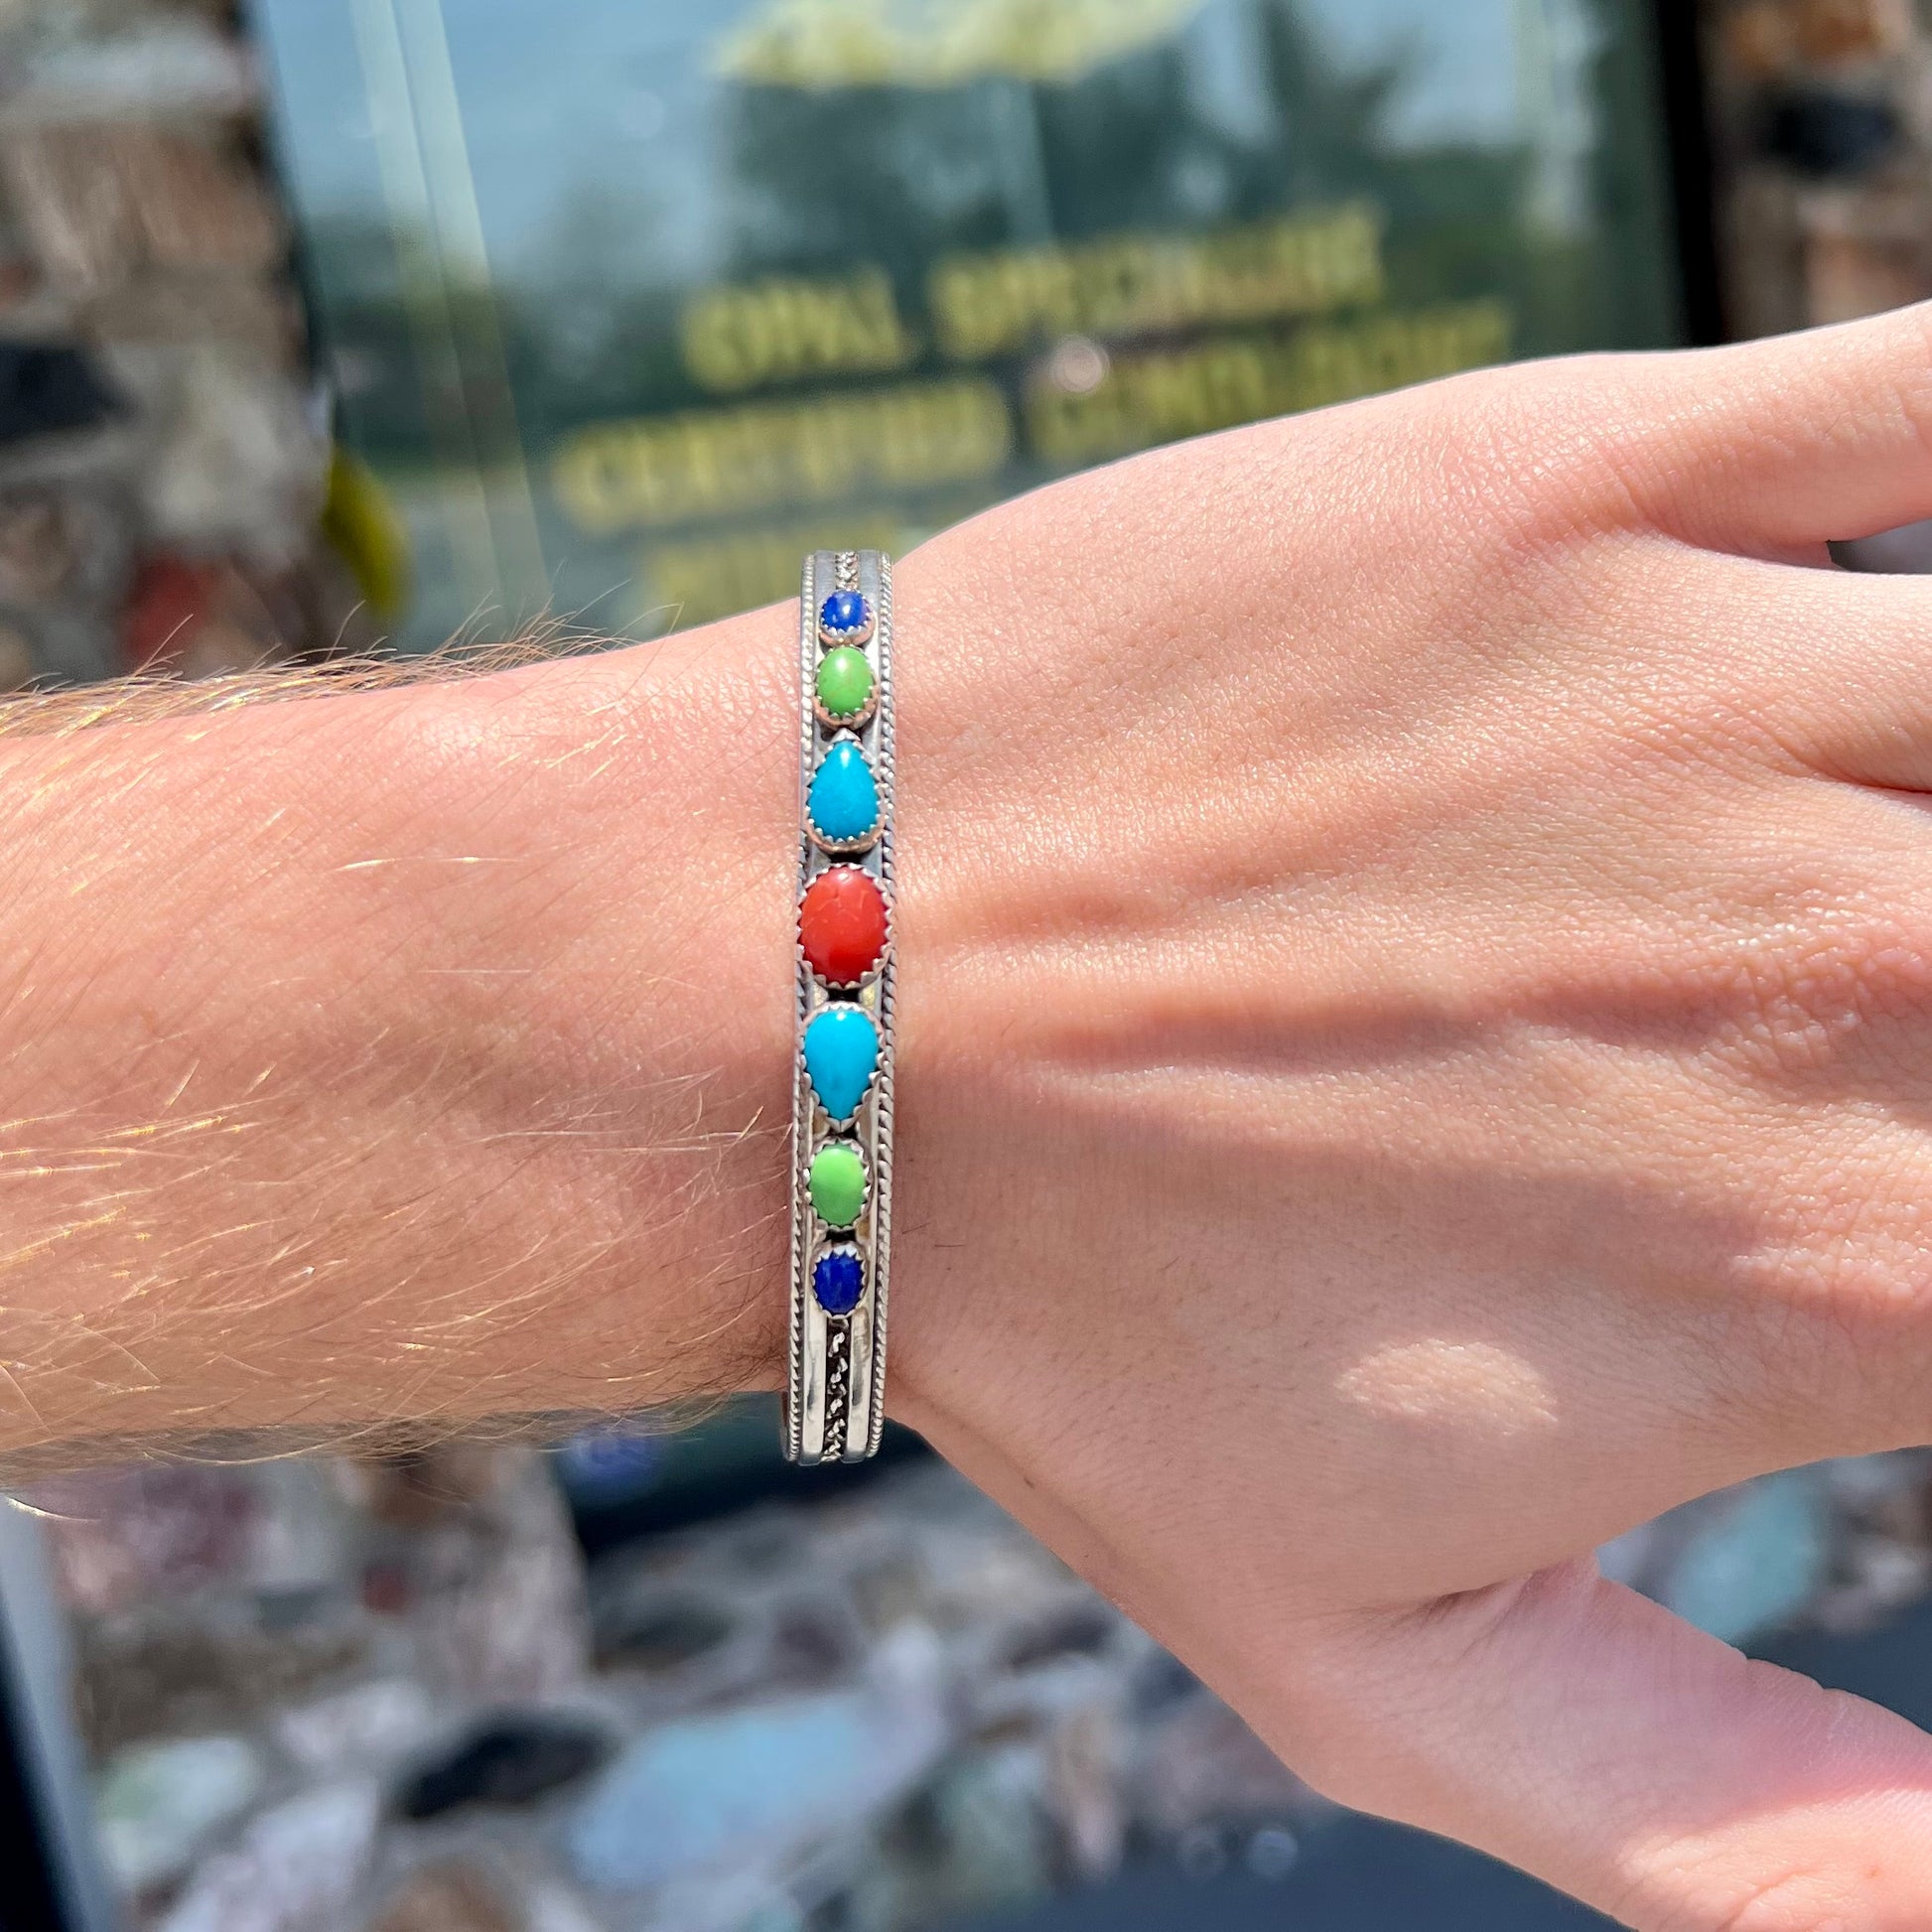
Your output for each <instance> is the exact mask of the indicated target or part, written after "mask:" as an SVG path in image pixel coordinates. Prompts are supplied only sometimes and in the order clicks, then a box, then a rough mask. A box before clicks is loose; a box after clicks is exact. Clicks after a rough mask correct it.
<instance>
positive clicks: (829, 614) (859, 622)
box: [818, 591, 869, 637]
mask: <svg viewBox="0 0 1932 1932" xmlns="http://www.w3.org/2000/svg"><path fill="white" fill-rule="evenodd" d="M868 615H869V614H868V612H867V610H866V600H865V599H864V598H863V597H861V596H860V595H859V593H858V592H857V591H834V592H833V593H832V595H831V596H830V597H828V598H827V599H826V600H825V602H824V603H823V604H821V605H820V606H819V607H818V627H819V628H820V629H821V630H822V631H824V632H825V633H826V635H827V636H831V637H850V636H852V635H854V634H855V633H856V632H858V631H861V630H863V629H865V627H866V619H867V616H868Z"/></svg>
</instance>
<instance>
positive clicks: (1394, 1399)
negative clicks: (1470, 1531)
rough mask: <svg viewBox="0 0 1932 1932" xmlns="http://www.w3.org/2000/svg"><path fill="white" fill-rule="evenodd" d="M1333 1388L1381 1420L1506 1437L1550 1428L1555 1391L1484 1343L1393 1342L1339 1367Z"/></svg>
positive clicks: (1504, 1352) (1514, 1359) (1527, 1366)
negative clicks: (1344, 1366)
mask: <svg viewBox="0 0 1932 1932" xmlns="http://www.w3.org/2000/svg"><path fill="white" fill-rule="evenodd" d="M1335 1392H1336V1394H1338V1395H1339V1396H1340V1397H1341V1399H1342V1400H1343V1401H1344V1402H1346V1403H1349V1404H1350V1405H1352V1406H1353V1407H1355V1408H1358V1409H1364V1410H1366V1411H1367V1412H1368V1413H1369V1414H1370V1415H1372V1416H1374V1417H1376V1418H1377V1419H1378V1420H1379V1421H1383V1422H1407V1423H1422V1424H1426V1425H1429V1426H1431V1427H1434V1428H1441V1429H1452V1430H1455V1431H1456V1432H1457V1433H1458V1434H1479V1435H1482V1436H1485V1437H1487V1438H1488V1439H1490V1440H1491V1441H1494V1442H1507V1441H1509V1440H1510V1439H1511V1438H1513V1437H1517V1436H1522V1435H1525V1434H1527V1433H1528V1432H1530V1431H1532V1430H1544V1429H1549V1428H1551V1427H1553V1426H1554V1425H1555V1423H1556V1420H1557V1405H1556V1397H1555V1395H1554V1393H1553V1392H1552V1390H1551V1388H1550V1384H1549V1382H1548V1381H1547V1380H1546V1379H1545V1377H1544V1376H1543V1374H1542V1372H1541V1371H1540V1370H1539V1369H1537V1368H1535V1367H1534V1366H1532V1364H1530V1363H1529V1362H1526V1361H1525V1360H1524V1359H1523V1358H1522V1356H1520V1355H1512V1354H1511V1353H1510V1352H1509V1350H1508V1349H1506V1348H1497V1347H1495V1346H1493V1345H1492V1344H1491V1343H1489V1342H1485V1341H1445V1340H1443V1339H1441V1338H1432V1339H1430V1340H1427V1341H1405V1342H1397V1343H1394V1344H1393V1345H1391V1346H1389V1347H1387V1348H1378V1349H1376V1350H1375V1352H1374V1353H1373V1354H1370V1355H1365V1356H1363V1357H1362V1359H1361V1360H1360V1361H1359V1362H1355V1363H1353V1364H1352V1365H1351V1366H1350V1367H1348V1368H1346V1369H1344V1370H1343V1371H1342V1372H1341V1374H1340V1375H1339V1376H1337V1377H1336V1379H1335Z"/></svg>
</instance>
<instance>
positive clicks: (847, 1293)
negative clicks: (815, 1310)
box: [812, 1248, 866, 1315]
mask: <svg viewBox="0 0 1932 1932" xmlns="http://www.w3.org/2000/svg"><path fill="white" fill-rule="evenodd" d="M865 1292H866V1270H865V1264H864V1263H863V1262H862V1261H860V1259H859V1257H858V1255H857V1254H856V1253H854V1251H853V1250H852V1249H850V1248H833V1249H831V1250H830V1251H829V1252H827V1253H825V1254H822V1255H820V1256H819V1258H818V1265H817V1267H815V1268H814V1269H813V1270H812V1293H813V1294H814V1295H816V1296H817V1297H818V1306H819V1307H820V1308H822V1309H823V1310H824V1311H825V1312H826V1313H827V1314H832V1315H843V1314H850V1313H851V1312H852V1311H853V1310H854V1309H856V1308H857V1307H858V1306H859V1298H860V1297H861V1296H862V1295H863V1294H864V1293H865Z"/></svg>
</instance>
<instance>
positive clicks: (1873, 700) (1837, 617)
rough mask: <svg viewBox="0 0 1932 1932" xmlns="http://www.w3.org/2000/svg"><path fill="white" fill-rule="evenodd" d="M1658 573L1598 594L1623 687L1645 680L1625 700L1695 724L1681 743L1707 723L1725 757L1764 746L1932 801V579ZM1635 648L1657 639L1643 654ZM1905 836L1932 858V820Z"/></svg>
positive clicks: (1828, 573) (1682, 566) (1669, 555)
mask: <svg viewBox="0 0 1932 1932" xmlns="http://www.w3.org/2000/svg"><path fill="white" fill-rule="evenodd" d="M1653 563H1654V567H1653V568H1652V569H1650V570H1648V571H1647V572H1645V573H1644V574H1643V575H1641V576H1640V577H1638V578H1637V579H1636V580H1635V583H1634V586H1633V588H1632V589H1631V590H1630V591H1629V592H1628V593H1627V594H1626V596H1625V597H1624V599H1623V601H1622V602H1620V603H1617V604H1610V603H1608V601H1607V599H1606V598H1605V596H1604V593H1603V592H1602V591H1601V590H1600V589H1598V588H1597V587H1595V586H1593V585H1592V586H1590V587H1589V594H1590V595H1591V596H1593V597H1594V598H1596V600H1597V602H1598V604H1599V606H1601V607H1602V608H1603V610H1604V612H1605V616H1606V618H1607V622H1606V624H1605V628H1606V629H1607V630H1609V631H1611V632H1612V633H1613V634H1615V635H1616V637H1617V639H1618V648H1619V649H1620V650H1621V651H1622V652H1623V653H1624V659H1625V662H1624V664H1623V665H1619V666H1617V667H1616V668H1615V669H1614V670H1613V672H1612V675H1613V676H1614V677H1615V678H1617V679H1619V680H1626V679H1633V680H1634V681H1633V682H1632V683H1631V684H1630V685H1629V686H1628V687H1627V688H1620V689H1619V690H1618V693H1617V695H1618V697H1619V700H1620V701H1621V702H1623V703H1624V704H1625V705H1627V706H1629V707H1633V708H1635V709H1636V710H1638V711H1639V712H1641V711H1642V710H1644V709H1645V708H1649V709H1650V711H1651V712H1652V715H1654V716H1656V717H1657V718H1658V719H1659V720H1660V721H1665V720H1678V721H1689V723H1688V724H1686V723H1682V722H1680V723H1679V724H1678V725H1677V729H1678V730H1679V731H1680V733H1682V732H1684V731H1685V730H1687V729H1692V728H1696V727H1698V726H1700V725H1701V727H1702V730H1703V734H1704V738H1705V741H1706V742H1707V745H1708V746H1709V747H1710V748H1713V749H1715V748H1717V747H1718V746H1721V745H1729V746H1733V747H1747V748H1755V749H1756V750H1757V751H1758V752H1759V753H1769V754H1772V755H1773V756H1772V758H1771V759H1770V762H1772V763H1774V764H1784V765H1787V766H1790V767H1793V768H1797V769H1801V770H1804V771H1809V772H1815V773H1818V774H1820V775H1823V776H1827V777H1835V778H1846V779H1850V780H1852V781H1854V782H1855V783H1859V784H1863V785H1879V786H1893V787H1898V788H1901V789H1905V790H1926V789H1932V577H1886V576H1874V575H1861V574H1858V573H1855V572H1851V571H1843V570H1836V569H1833V570H1792V569H1789V568H1787V567H1785V566H1782V565H1778V564H1770V563H1765V562H1763V561H1760V560H1757V559H1752V558H1745V557H1737V556H1713V555H1710V554H1704V555H1693V554H1690V553H1686V552H1682V551H1676V552H1674V553H1673V552H1671V551H1670V550H1668V549H1666V550H1665V551H1664V553H1663V554H1661V555H1659V556H1658V557H1656V558H1655V559H1653ZM1633 638H1648V639H1649V640H1650V642H1649V643H1647V644H1646V645H1644V646H1643V647H1642V648H1641V650H1639V651H1637V652H1636V653H1634V656H1633V653H1632V649H1631V645H1630V642H1629V640H1630V639H1633ZM1630 662H1634V664H1635V670H1634V673H1633V672H1632V671H1631V670H1630V669H1628V668H1626V666H1627V664H1628V663H1630ZM1570 675H1571V678H1572V682H1573V684H1575V683H1576V682H1578V679H1577V674H1576V673H1575V672H1574V670H1573V671H1572V672H1571V673H1570ZM1778 755H1789V756H1778ZM1762 761H1763V760H1762V759H1760V762H1762ZM1844 829H1845V828H1841V831H1843V830H1844ZM1898 830H1899V833H1900V835H1901V836H1906V835H1909V837H1910V839H1911V841H1912V842H1913V844H1914V845H1915V846H1916V847H1918V848H1919V849H1920V850H1923V849H1924V842H1925V830H1926V828H1925V824H1924V821H1923V820H1922V819H1919V820H1917V821H1915V822H1914V823H1913V824H1912V825H1911V826H1910V827H1909V828H1907V827H1906V826H1905V825H1904V822H1903V821H1902V820H1901V821H1900V822H1899V827H1898Z"/></svg>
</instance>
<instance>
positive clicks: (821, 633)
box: [811, 550, 879, 650]
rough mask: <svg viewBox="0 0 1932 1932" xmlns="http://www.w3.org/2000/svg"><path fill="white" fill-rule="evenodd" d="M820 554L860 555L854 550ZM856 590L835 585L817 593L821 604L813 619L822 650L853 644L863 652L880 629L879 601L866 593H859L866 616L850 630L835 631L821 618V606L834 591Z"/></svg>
mask: <svg viewBox="0 0 1932 1932" xmlns="http://www.w3.org/2000/svg"><path fill="white" fill-rule="evenodd" d="M818 554H819V555H820V556H826V555H835V556H845V557H852V556H857V555H858V554H859V553H858V552H857V551H854V550H844V551H835V552H826V551H822V550H821V551H820V552H819V553H818ZM871 554H872V555H874V556H877V555H878V554H879V553H878V552H877V551H873V552H872V553H871ZM856 588H857V586H855V585H852V584H834V585H832V587H831V589H830V590H825V591H821V592H818V593H817V596H818V600H819V602H818V604H817V605H814V606H813V607H812V611H811V618H812V621H814V622H815V623H816V624H817V625H818V642H819V648H820V649H821V650H835V649H836V648H837V647H838V646H839V645H840V644H853V645H856V646H857V647H858V648H859V649H861V650H863V649H864V648H865V647H866V645H868V644H869V643H871V642H872V640H873V636H874V633H875V632H876V631H877V630H878V628H879V600H878V599H877V598H876V597H868V596H867V595H866V594H865V592H864V591H860V592H859V601H860V602H861V603H862V604H863V605H864V606H865V615H864V616H863V617H862V618H861V619H860V620H859V621H858V623H857V624H856V625H855V626H854V627H853V628H852V629H850V630H833V629H831V628H830V627H829V626H828V625H827V624H826V623H825V621H824V620H823V619H822V618H821V617H820V616H819V608H820V606H822V605H823V604H824V601H825V599H826V598H828V597H830V596H831V595H832V592H833V591H849V590H854V589H856Z"/></svg>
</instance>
